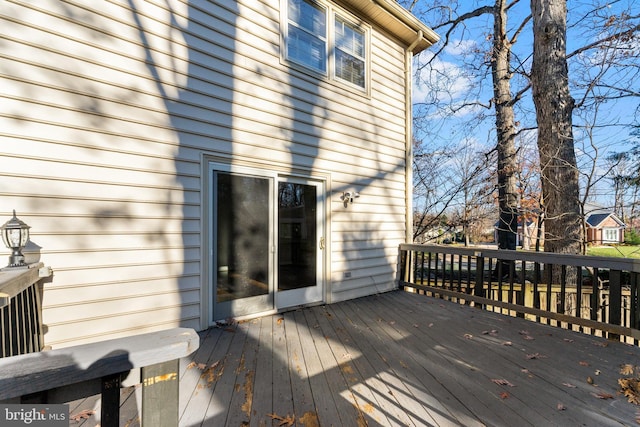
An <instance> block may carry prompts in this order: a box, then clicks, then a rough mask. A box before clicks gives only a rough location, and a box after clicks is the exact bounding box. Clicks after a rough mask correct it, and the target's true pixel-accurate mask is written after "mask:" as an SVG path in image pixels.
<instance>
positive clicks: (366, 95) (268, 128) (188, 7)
mask: <svg viewBox="0 0 640 427" xmlns="http://www.w3.org/2000/svg"><path fill="white" fill-rule="evenodd" d="M0 12H1V14H0V16H1V17H0V20H1V23H0V45H1V49H0V56H2V61H1V62H0V90H1V92H2V95H1V96H2V99H1V102H0V153H1V154H0V156H1V157H0V166H1V167H0V174H1V175H2V177H1V178H0V193H1V194H2V198H1V199H0V223H3V222H4V221H6V220H7V219H9V217H10V216H11V212H12V210H13V209H15V210H16V213H17V215H18V217H19V218H20V219H21V220H23V221H25V222H26V223H28V224H29V225H30V226H31V227H32V228H31V240H32V244H31V246H30V247H29V248H28V251H27V252H29V251H30V254H29V256H30V257H31V259H37V258H39V259H40V260H41V261H43V262H44V263H45V264H46V265H48V266H51V267H52V268H53V270H54V275H53V277H52V278H51V279H50V280H49V281H48V282H47V283H45V285H44V293H43V304H44V313H43V319H44V323H45V325H46V331H47V332H46V335H45V344H46V345H50V346H53V347H62V346H68V345H71V344H79V343H83V342H89V341H96V340H102V339H107V338H115V337H119V336H126V335H130V334H136V333H141V332H147V331H152V330H158V329H164V328H169V327H173V326H185V327H193V328H195V329H198V330H201V329H205V328H207V327H209V326H210V325H213V324H214V323H215V322H216V321H219V320H223V319H226V318H229V317H233V318H242V317H249V316H256V315H260V314H262V313H270V312H274V311H277V310H285V309H287V308H291V307H296V306H299V305H308V304H318V303H331V302H336V301H340V300H345V299H349V298H355V297H359V296H363V295H367V294H372V293H376V292H380V291H385V290H389V289H392V288H393V287H394V280H395V278H396V260H397V248H398V244H400V243H402V242H405V241H410V236H411V217H410V214H411V189H412V185H411V183H412V177H411V104H412V102H411V62H412V56H413V55H414V54H416V53H418V52H420V51H422V50H424V49H426V48H428V47H429V46H430V45H431V44H433V43H434V42H435V41H437V36H436V34H435V33H434V32H433V31H431V30H430V29H429V28H428V27H427V26H425V25H424V24H422V23H421V22H419V21H418V20H417V19H416V18H414V17H413V16H412V15H410V14H409V13H407V12H406V11H405V10H404V9H402V8H401V7H400V6H399V5H398V4H397V3H396V2H395V1H394V0H376V1H375V2H372V1H370V0H342V1H340V2H339V3H334V2H332V1H328V0H317V1H312V0H262V1H254V0H243V1H238V2H236V1H217V0H211V1H182V0H166V1H158V0H149V1H138V0H128V1H111V2H106V1H88V0H84V1H82V0H71V1H65V2H60V1H57V0H41V1H37V2H20V3H17V4H16V3H9V2H2V4H0ZM355 193H359V197H357V194H355ZM2 217H4V219H3V218H2ZM3 254H7V255H8V251H7V252H3Z"/></svg>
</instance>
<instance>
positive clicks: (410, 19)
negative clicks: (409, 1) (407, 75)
mask: <svg viewBox="0 0 640 427" xmlns="http://www.w3.org/2000/svg"><path fill="white" fill-rule="evenodd" d="M343 2H344V3H346V4H347V5H349V6H350V7H351V8H352V9H354V10H355V11H357V12H358V13H359V14H360V15H361V16H362V17H365V18H366V19H367V20H370V21H371V22H373V23H375V24H377V25H379V26H380V27H382V28H384V29H386V30H387V31H388V32H389V33H391V34H393V35H394V36H396V37H397V38H398V39H400V40H401V41H402V42H404V43H405V44H406V46H410V45H411V44H412V43H413V42H415V40H416V37H417V35H418V34H419V33H420V31H422V37H421V39H420V40H419V41H418V43H417V44H416V45H415V47H414V48H413V54H414V55H415V54H417V53H420V52H422V51H423V50H425V49H427V48H428V47H430V46H431V45H433V44H434V43H436V42H437V41H438V40H439V39H440V37H439V36H438V35H437V34H436V33H435V32H434V31H433V30H432V29H431V28H429V27H428V26H426V25H425V24H424V23H423V22H422V21H420V20H419V19H418V18H416V17H415V16H414V15H412V14H411V13H410V12H409V11H407V10H406V9H405V8H403V7H402V6H400V5H399V4H398V3H397V2H396V1H395V0H343Z"/></svg>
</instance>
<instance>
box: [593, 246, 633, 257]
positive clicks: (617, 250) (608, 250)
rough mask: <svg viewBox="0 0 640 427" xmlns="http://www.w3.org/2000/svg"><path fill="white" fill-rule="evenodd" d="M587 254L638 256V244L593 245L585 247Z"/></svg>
mask: <svg viewBox="0 0 640 427" xmlns="http://www.w3.org/2000/svg"><path fill="white" fill-rule="evenodd" d="M587 255H592V256H608V257H616V258H640V246H595V247H591V248H588V249H587Z"/></svg>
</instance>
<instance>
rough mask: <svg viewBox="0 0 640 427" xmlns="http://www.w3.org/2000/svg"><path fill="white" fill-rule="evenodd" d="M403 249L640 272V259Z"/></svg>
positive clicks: (410, 246) (470, 249)
mask: <svg viewBox="0 0 640 427" xmlns="http://www.w3.org/2000/svg"><path fill="white" fill-rule="evenodd" d="M400 250H401V251H419V252H437V253H444V254H454V255H464V256H471V257H489V258H496V259H502V260H508V261H528V262H537V263H541V264H562V265H571V266H580V267H594V268H609V269H612V270H621V271H632V272H638V273H640V259H633V258H612V257H596V256H587V255H570V254H558V253H550V252H527V251H511V250H504V249H488V248H484V247H479V246H478V247H467V248H460V247H452V246H444V245H421V244H416V243H402V244H400Z"/></svg>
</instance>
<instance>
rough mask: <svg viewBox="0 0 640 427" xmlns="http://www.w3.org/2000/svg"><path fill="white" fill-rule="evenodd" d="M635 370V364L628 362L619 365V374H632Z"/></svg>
mask: <svg viewBox="0 0 640 427" xmlns="http://www.w3.org/2000/svg"><path fill="white" fill-rule="evenodd" d="M634 371H635V366H633V365H630V364H628V363H627V364H626V365H622V366H621V367H620V374H621V375H633V372H634Z"/></svg>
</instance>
